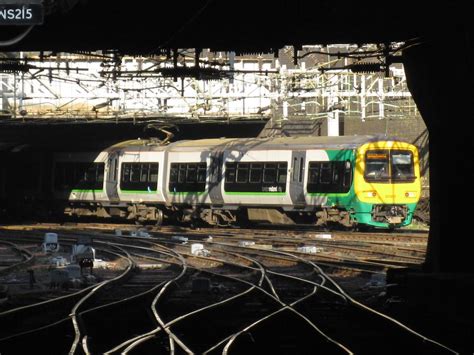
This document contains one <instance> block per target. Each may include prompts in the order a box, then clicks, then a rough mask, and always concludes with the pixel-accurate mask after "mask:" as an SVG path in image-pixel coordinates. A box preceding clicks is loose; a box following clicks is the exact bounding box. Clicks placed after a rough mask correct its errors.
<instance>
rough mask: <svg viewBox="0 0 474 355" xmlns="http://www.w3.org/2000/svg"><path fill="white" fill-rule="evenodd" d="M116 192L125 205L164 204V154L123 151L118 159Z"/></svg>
mask: <svg viewBox="0 0 474 355" xmlns="http://www.w3.org/2000/svg"><path fill="white" fill-rule="evenodd" d="M118 176H119V180H118V184H117V191H118V196H119V199H120V201H122V202H127V203H132V204H133V203H152V204H164V203H165V202H166V200H165V196H164V192H163V191H164V189H165V188H166V185H165V176H166V167H165V152H164V151H130V150H124V151H123V152H122V153H121V154H120V157H119V167H118Z"/></svg>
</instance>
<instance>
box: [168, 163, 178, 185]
mask: <svg viewBox="0 0 474 355" xmlns="http://www.w3.org/2000/svg"><path fill="white" fill-rule="evenodd" d="M170 182H172V183H175V182H178V165H177V164H171V167H170Z"/></svg>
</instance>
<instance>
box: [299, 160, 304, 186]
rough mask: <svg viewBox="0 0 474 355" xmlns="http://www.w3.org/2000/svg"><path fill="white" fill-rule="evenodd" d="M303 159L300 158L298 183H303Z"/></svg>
mask: <svg viewBox="0 0 474 355" xmlns="http://www.w3.org/2000/svg"><path fill="white" fill-rule="evenodd" d="M303 164H304V162H303V158H300V172H299V176H298V182H303V171H304V165H303Z"/></svg>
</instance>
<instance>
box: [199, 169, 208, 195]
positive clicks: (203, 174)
mask: <svg viewBox="0 0 474 355" xmlns="http://www.w3.org/2000/svg"><path fill="white" fill-rule="evenodd" d="M206 172H207V166H206V163H199V164H198V171H197V182H198V183H200V184H201V185H202V184H205V183H206ZM202 191H204V185H202Z"/></svg>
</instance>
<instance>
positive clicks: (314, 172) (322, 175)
mask: <svg viewBox="0 0 474 355" xmlns="http://www.w3.org/2000/svg"><path fill="white" fill-rule="evenodd" d="M308 168H309V169H308V170H309V171H308V183H307V186H306V188H307V191H308V192H309V193H346V192H348V191H349V190H350V188H351V184H352V164H351V162H350V161H330V162H317V161H311V162H309V166H308Z"/></svg>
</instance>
